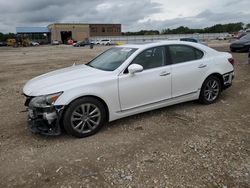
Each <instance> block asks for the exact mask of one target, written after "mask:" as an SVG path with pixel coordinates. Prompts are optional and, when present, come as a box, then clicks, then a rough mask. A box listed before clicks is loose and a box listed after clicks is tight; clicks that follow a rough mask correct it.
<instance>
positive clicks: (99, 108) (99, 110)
mask: <svg viewBox="0 0 250 188" xmlns="http://www.w3.org/2000/svg"><path fill="white" fill-rule="evenodd" d="M105 120H106V113H105V108H104V106H103V104H102V103H101V102H100V101H98V100H97V99H95V98H92V97H84V98H81V99H77V100H76V101H74V102H72V103H71V104H70V105H69V107H68V108H67V109H66V111H65V114H64V117H63V124H64V128H65V130H66V131H67V133H69V134H71V135H73V136H76V137H78V138H83V137H87V136H91V135H93V134H95V133H97V132H98V131H99V130H100V129H101V127H102V126H103V124H104V123H105Z"/></svg>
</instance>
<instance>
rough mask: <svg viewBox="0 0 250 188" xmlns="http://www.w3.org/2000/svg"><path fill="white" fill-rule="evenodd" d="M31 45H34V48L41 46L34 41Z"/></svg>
mask: <svg viewBox="0 0 250 188" xmlns="http://www.w3.org/2000/svg"><path fill="white" fill-rule="evenodd" d="M31 45H32V46H39V45H40V44H39V43H38V42H36V41H32V42H31Z"/></svg>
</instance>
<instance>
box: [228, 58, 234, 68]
mask: <svg viewBox="0 0 250 188" xmlns="http://www.w3.org/2000/svg"><path fill="white" fill-rule="evenodd" d="M228 62H229V63H231V64H232V65H233V66H234V64H235V60H234V58H229V59H228Z"/></svg>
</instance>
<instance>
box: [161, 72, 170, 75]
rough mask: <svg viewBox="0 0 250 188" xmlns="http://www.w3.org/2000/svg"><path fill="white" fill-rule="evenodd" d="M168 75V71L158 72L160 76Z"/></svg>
mask: <svg viewBox="0 0 250 188" xmlns="http://www.w3.org/2000/svg"><path fill="white" fill-rule="evenodd" d="M168 75H170V72H167V71H164V72H162V73H161V74H160V76H168Z"/></svg>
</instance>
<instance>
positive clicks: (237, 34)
mask: <svg viewBox="0 0 250 188" xmlns="http://www.w3.org/2000/svg"><path fill="white" fill-rule="evenodd" d="M246 34H247V33H246V32H241V33H235V34H234V36H233V38H235V39H240V38H241V37H244V36H245V35H246Z"/></svg>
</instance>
